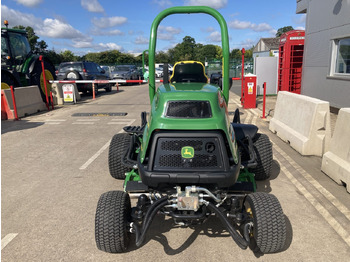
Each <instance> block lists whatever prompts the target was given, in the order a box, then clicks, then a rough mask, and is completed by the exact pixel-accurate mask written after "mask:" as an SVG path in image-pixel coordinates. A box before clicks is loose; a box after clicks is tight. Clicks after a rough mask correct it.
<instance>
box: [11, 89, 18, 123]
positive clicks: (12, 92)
mask: <svg viewBox="0 0 350 262" xmlns="http://www.w3.org/2000/svg"><path fill="white" fill-rule="evenodd" d="M10 88H11V95H12V103H13V110H14V111H15V119H16V120H18V114H17V105H16V99H15V92H14V91H13V86H10Z"/></svg>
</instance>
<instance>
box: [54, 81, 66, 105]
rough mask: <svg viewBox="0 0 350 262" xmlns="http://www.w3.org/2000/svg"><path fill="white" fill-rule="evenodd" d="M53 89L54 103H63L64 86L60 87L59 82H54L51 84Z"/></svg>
mask: <svg viewBox="0 0 350 262" xmlns="http://www.w3.org/2000/svg"><path fill="white" fill-rule="evenodd" d="M51 90H52V99H53V103H54V105H63V92H62V88H59V87H58V84H57V83H53V84H52V85H51Z"/></svg>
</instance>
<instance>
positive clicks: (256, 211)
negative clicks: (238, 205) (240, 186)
mask: <svg viewBox="0 0 350 262" xmlns="http://www.w3.org/2000/svg"><path fill="white" fill-rule="evenodd" d="M244 207H245V211H246V213H247V215H248V217H251V218H252V220H253V226H252V230H251V232H250V233H251V234H250V236H251V237H253V238H254V239H255V242H256V245H257V247H258V248H259V249H260V251H261V252H262V253H275V252H279V251H282V249H283V248H284V245H285V242H286V236H287V229H286V221H285V218H284V214H283V210H282V207H281V205H280V203H279V201H278V199H277V198H276V197H275V196H274V195H271V194H267V193H263V192H257V193H252V194H249V195H248V196H247V198H246V200H245V203H244Z"/></svg>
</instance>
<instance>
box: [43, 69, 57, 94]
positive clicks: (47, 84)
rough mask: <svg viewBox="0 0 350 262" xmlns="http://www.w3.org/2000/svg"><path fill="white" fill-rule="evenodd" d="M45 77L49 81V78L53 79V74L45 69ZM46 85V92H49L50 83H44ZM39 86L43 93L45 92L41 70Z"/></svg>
mask: <svg viewBox="0 0 350 262" xmlns="http://www.w3.org/2000/svg"><path fill="white" fill-rule="evenodd" d="M45 78H46V82H47V81H49V80H54V78H53V75H52V74H51V72H50V71H49V70H47V69H45ZM46 87H47V92H48V94H50V91H51V84H50V83H46ZM40 88H41V90H43V93H44V94H45V85H44V77H43V73H42V72H41V74H40Z"/></svg>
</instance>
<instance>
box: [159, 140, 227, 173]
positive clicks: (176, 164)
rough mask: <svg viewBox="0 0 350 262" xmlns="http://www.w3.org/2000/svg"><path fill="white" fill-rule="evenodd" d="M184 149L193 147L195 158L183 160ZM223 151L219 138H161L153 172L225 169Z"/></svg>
mask: <svg viewBox="0 0 350 262" xmlns="http://www.w3.org/2000/svg"><path fill="white" fill-rule="evenodd" d="M183 147H193V148H194V156H193V157H192V158H183V157H182V156H181V150H182V148H183ZM221 150H222V148H221V147H220V141H219V139H218V138H217V137H200V138H198V137H196V138H195V137H192V138H184V137H181V138H180V137H179V138H168V137H161V138H159V139H158V141H157V145H156V148H155V155H154V166H153V170H155V171H157V170H158V171H165V170H167V171H174V170H176V171H195V170H201V171H206V170H218V169H223V168H224V166H223V158H222V154H221Z"/></svg>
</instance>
